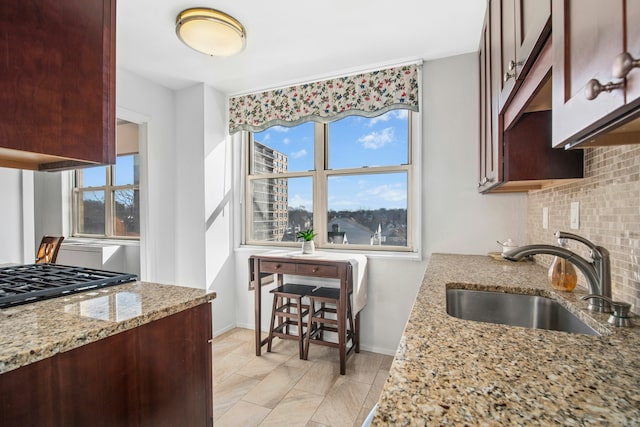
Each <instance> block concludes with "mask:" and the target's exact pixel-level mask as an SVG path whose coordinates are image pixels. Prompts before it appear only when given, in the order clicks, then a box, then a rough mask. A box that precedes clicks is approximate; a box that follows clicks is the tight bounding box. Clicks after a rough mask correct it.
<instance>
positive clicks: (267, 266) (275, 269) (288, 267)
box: [260, 261, 296, 274]
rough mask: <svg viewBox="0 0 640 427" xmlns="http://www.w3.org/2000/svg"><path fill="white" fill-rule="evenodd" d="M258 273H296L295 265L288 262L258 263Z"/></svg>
mask: <svg viewBox="0 0 640 427" xmlns="http://www.w3.org/2000/svg"><path fill="white" fill-rule="evenodd" d="M260 272H261V273H280V274H294V273H295V272H296V265H295V264H294V263H288V262H278V261H262V262H260Z"/></svg>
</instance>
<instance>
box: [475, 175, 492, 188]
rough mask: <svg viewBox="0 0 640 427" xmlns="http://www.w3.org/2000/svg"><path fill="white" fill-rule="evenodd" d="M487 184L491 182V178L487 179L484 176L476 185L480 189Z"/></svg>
mask: <svg viewBox="0 0 640 427" xmlns="http://www.w3.org/2000/svg"><path fill="white" fill-rule="evenodd" d="M489 182H493V178H489V177H488V176H486V175H485V176H484V178H482V179H481V180H480V182H479V183H478V187H482V186H483V185H486V184H487V183H489Z"/></svg>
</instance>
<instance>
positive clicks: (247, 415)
mask: <svg viewBox="0 0 640 427" xmlns="http://www.w3.org/2000/svg"><path fill="white" fill-rule="evenodd" d="M269 412H271V409H269V408H263V407H262V406H259V405H254V404H252V403H249V402H244V401H242V400H241V401H239V402H238V403H236V404H235V405H233V407H231V409H229V410H228V411H227V413H225V414H224V415H223V416H221V417H220V418H219V419H217V420H215V426H216V427H227V426H228V427H238V426H243V427H252V426H258V425H260V423H261V422H262V420H264V419H265V418H266V417H267V415H269Z"/></svg>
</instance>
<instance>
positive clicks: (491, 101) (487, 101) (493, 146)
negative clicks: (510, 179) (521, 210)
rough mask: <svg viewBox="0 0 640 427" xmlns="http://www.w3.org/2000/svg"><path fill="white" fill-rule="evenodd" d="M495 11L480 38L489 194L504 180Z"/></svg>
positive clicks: (484, 172) (482, 167)
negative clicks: (493, 27)
mask: <svg viewBox="0 0 640 427" xmlns="http://www.w3.org/2000/svg"><path fill="white" fill-rule="evenodd" d="M492 16H493V15H492V13H491V10H487V18H486V19H485V23H484V25H483V28H482V36H481V39H480V55H479V61H480V63H479V69H480V151H479V160H480V163H479V176H478V188H479V190H480V191H486V190H488V189H490V188H491V187H493V186H495V185H497V184H498V183H500V182H501V181H502V168H500V167H499V166H500V165H501V162H502V152H501V151H500V150H499V149H498V148H499V146H500V140H501V138H500V137H499V134H498V123H497V122H498V98H497V91H496V90H495V83H494V80H493V74H492V72H491V70H492V57H491V22H490V20H491V17H492Z"/></svg>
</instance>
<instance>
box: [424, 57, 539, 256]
mask: <svg viewBox="0 0 640 427" xmlns="http://www.w3.org/2000/svg"><path fill="white" fill-rule="evenodd" d="M422 78H423V94H422V96H423V114H422V120H423V122H422V126H423V139H424V141H423V153H422V154H423V156H422V158H423V174H424V175H423V176H424V183H423V185H424V188H423V201H422V202H423V208H422V209H423V214H424V223H423V227H424V235H423V236H422V239H423V243H424V248H425V252H426V253H427V254H431V253H436V252H444V253H463V254H486V253H487V252H490V251H497V250H498V249H499V248H498V245H497V244H496V240H502V239H505V240H506V239H507V238H508V237H510V238H512V239H513V240H514V241H515V242H525V241H526V235H527V234H526V223H527V218H526V215H527V195H526V193H523V194H501V195H481V194H479V193H478V187H477V182H478V175H479V170H478V168H479V160H478V156H479V152H478V147H479V142H478V134H479V130H478V129H479V124H478V123H479V117H480V112H479V102H478V97H479V94H478V81H479V76H478V54H477V53H472V54H466V55H459V56H454V57H450V58H445V59H440V60H436V61H428V62H426V63H425V64H424V68H423V73H422Z"/></svg>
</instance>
